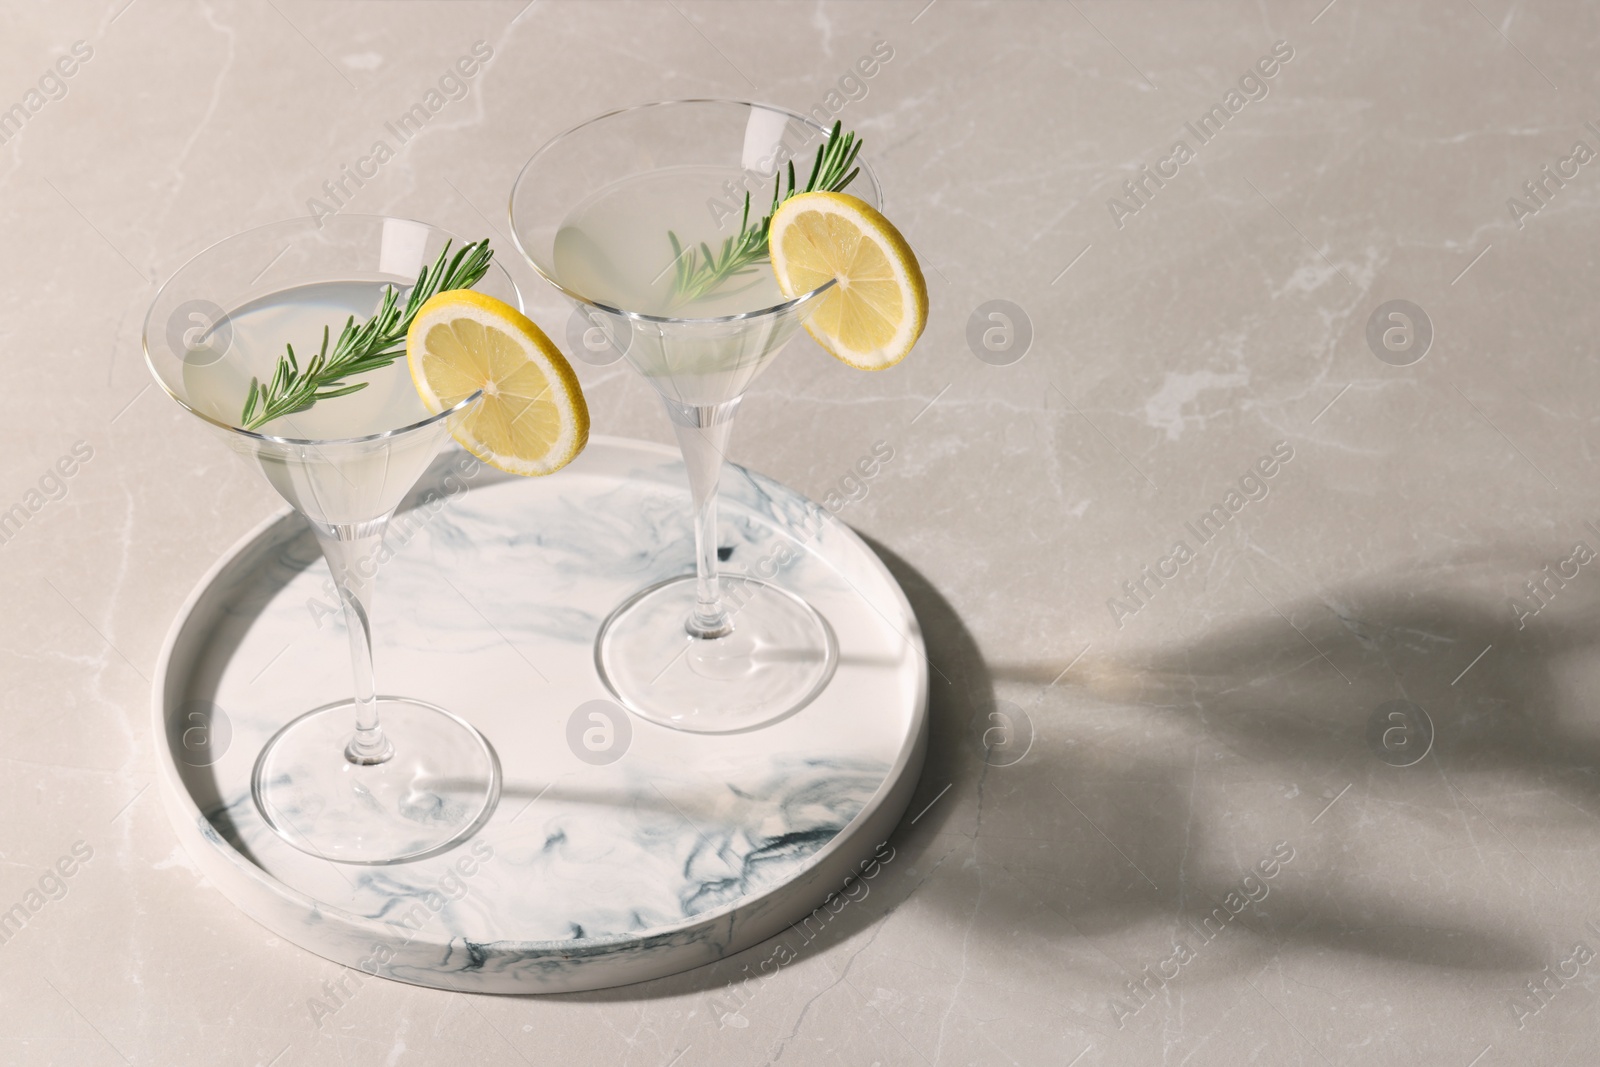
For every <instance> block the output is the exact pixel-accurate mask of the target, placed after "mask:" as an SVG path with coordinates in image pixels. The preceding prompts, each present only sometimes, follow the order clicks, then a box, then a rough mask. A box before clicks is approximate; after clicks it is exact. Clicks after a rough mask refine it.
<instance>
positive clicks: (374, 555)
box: [144, 215, 521, 864]
mask: <svg viewBox="0 0 1600 1067" xmlns="http://www.w3.org/2000/svg"><path fill="white" fill-rule="evenodd" d="M450 242H453V244H454V247H455V248H457V249H459V248H460V246H461V242H460V241H459V240H458V239H455V238H453V237H452V236H451V235H450V234H448V233H446V232H444V231H443V230H440V229H438V228H436V227H433V226H429V225H427V224H425V223H421V222H413V221H411V220H409V219H398V218H384V217H377V216H365V215H340V216H335V217H333V218H328V219H323V220H321V221H320V222H319V221H317V220H314V219H311V218H300V219H292V220H288V221H285V222H279V223H274V224H271V225H268V226H263V227H260V228H258V229H254V230H249V231H247V232H245V233H241V234H237V235H235V236H233V237H230V238H228V239H227V240H224V241H222V242H220V243H218V244H215V245H213V246H211V247H210V248H208V249H206V250H205V251H203V252H201V253H200V254H199V255H197V256H196V257H195V258H194V259H192V260H190V261H189V262H188V263H187V264H185V265H184V266H183V267H182V268H180V269H179V270H178V271H177V273H176V274H174V275H173V276H172V278H171V279H169V280H168V281H167V283H166V284H165V285H164V286H163V287H162V289H161V291H160V292H159V293H158V294H157V295H156V298H155V301H154V303H153V304H152V305H151V307H150V311H149V314H148V315H147V317H146V319H145V328H144V349H145V358H146V359H147V361H148V362H149V364H150V369H151V371H152V373H153V374H154V375H155V378H156V381H157V382H158V383H159V384H160V385H161V387H162V388H163V389H165V390H166V392H167V393H168V394H169V395H170V396H171V397H172V398H173V399H174V400H176V401H178V403H179V404H181V405H183V407H184V408H185V409H187V410H188V411H189V413H190V414H192V415H194V416H195V417H197V418H198V419H200V420H201V421H202V422H204V423H205V424H207V425H209V426H210V427H211V428H212V429H213V430H214V431H215V432H217V433H218V434H219V435H220V436H221V437H222V438H223V439H224V440H225V441H227V443H228V444H230V445H231V446H233V448H234V449H235V450H236V451H238V452H239V453H240V454H241V455H243V456H244V457H245V458H246V460H247V461H248V462H249V463H250V464H251V465H252V466H255V467H257V468H258V469H259V470H260V471H261V472H262V473H263V474H264V475H265V476H266V479H267V481H268V482H270V483H271V485H272V487H273V488H274V489H276V490H277V491H278V493H279V494H280V495H281V496H282V497H283V498H284V500H286V501H287V502H288V503H289V504H290V505H291V506H292V507H293V508H294V509H295V510H296V511H297V512H299V513H300V514H301V515H302V516H304V518H305V519H306V521H307V522H308V523H309V524H310V526H311V529H312V531H313V533H315V535H316V538H317V543H318V545H319V546H320V547H321V549H322V554H323V556H324V557H325V558H326V559H327V562H328V568H329V570H330V572H331V575H332V578H333V583H334V586H335V587H336V588H337V590H338V594H339V599H340V601H341V603H342V604H343V608H344V620H345V628H346V630H347V631H348V635H349V639H350V662H351V670H352V673H353V680H354V683H355V684H354V699H353V700H341V701H337V702H335V703H332V704H327V705H325V706H323V707H320V708H316V709H315V710H312V711H306V712H304V713H303V714H298V715H296V716H295V717H293V718H291V719H290V720H289V721H288V722H287V723H286V724H285V725H284V726H283V727H282V729H280V730H279V731H278V732H277V733H276V734H274V735H273V737H272V739H271V740H269V741H268V742H267V744H266V746H265V747H264V748H263V749H262V751H261V753H260V756H259V757H258V758H257V760H256V765H255V772H254V774H253V776H252V780H251V786H252V792H253V794H254V798H255V802H256V806H257V808H258V809H259V810H260V812H261V815H262V817H263V818H264V819H265V820H266V821H267V824H268V825H269V826H271V827H272V829H273V830H275V831H276V832H277V833H278V834H279V835H280V836H281V837H283V838H284V839H285V840H287V841H288V842H289V843H290V844H291V845H294V846H295V847H296V848H298V849H300V850H302V851H304V852H308V853H310V854H312V855H315V856H320V857H323V858H325V859H330V860H337V861H339V862H343V863H362V864H383V863H398V862H401V861H405V860H412V859H419V858H421V857H423V856H428V855H432V854H434V853H437V852H440V851H443V850H444V849H447V848H450V847H451V846H453V845H455V844H457V843H459V842H461V841H462V840H464V839H465V838H467V837H469V836H470V835H471V834H472V833H474V832H475V831H476V830H477V829H478V827H480V826H482V825H483V823H484V822H485V821H487V820H488V818H489V816H490V815H491V814H492V813H493V811H494V809H495V805H496V802H497V801H498V799H499V796H500V763H499V759H498V757H497V756H496V755H495V751H494V749H493V747H491V746H490V744H489V742H488V741H487V740H485V739H484V737H483V736H482V735H481V734H479V733H478V731H477V730H476V729H474V728H473V727H472V726H471V724H469V723H468V722H467V721H466V720H464V719H462V718H460V717H458V716H456V715H453V714H451V713H450V712H449V711H446V710H445V709H444V708H440V707H437V706H435V705H433V704H429V703H426V702H424V701H421V700H414V699H409V698H403V697H390V696H378V695H377V693H376V691H375V685H374V676H373V662H372V616H371V610H372V598H373V592H374V586H375V579H376V577H377V571H378V567H379V564H380V562H381V561H382V560H383V559H384V558H385V556H384V555H383V553H382V552H381V549H382V546H383V535H384V529H385V527H386V525H387V523H388V521H389V516H390V515H392V514H393V513H394V510H395V508H396V507H397V506H398V505H399V504H400V502H401V500H402V499H403V498H404V497H405V495H406V493H407V492H409V491H410V490H411V488H412V486H413V485H414V484H415V483H416V481H417V479H418V478H420V477H421V476H422V474H423V472H424V470H426V469H427V467H428V465H429V463H430V462H431V461H432V459H433V458H434V456H435V455H436V454H437V452H438V451H439V449H440V447H441V446H443V445H444V443H445V442H446V441H447V440H449V438H450V434H451V431H452V429H453V428H455V426H456V424H457V422H458V420H459V419H460V418H461V417H463V416H464V415H465V413H466V412H467V411H468V410H469V409H470V408H471V407H472V406H473V405H474V404H475V403H476V402H477V401H478V399H479V397H480V396H481V395H482V393H481V392H478V393H474V394H473V395H471V396H469V397H467V398H465V399H463V400H461V401H460V402H459V403H456V404H454V405H452V406H451V407H449V408H448V409H447V410H445V411H442V412H440V413H438V414H430V413H429V412H428V411H427V409H426V408H424V407H423V404H422V402H421V400H420V398H419V397H418V395H417V392H416V389H415V387H414V386H413V385H412V383H411V379H410V375H409V374H408V373H407V370H406V363H405V358H404V356H401V357H400V360H399V362H398V363H395V364H391V365H389V366H388V367H385V368H382V369H379V370H375V371H371V372H369V373H367V374H366V375H364V376H363V377H362V378H361V379H360V380H364V381H366V383H367V385H366V387H365V388H364V389H362V390H361V391H359V392H356V393H354V394H352V395H348V396H342V397H338V398H336V399H326V400H321V401H318V402H317V403H316V404H315V405H314V406H312V407H310V408H309V409H306V410H303V411H298V412H292V413H290V414H285V415H282V416H280V417H278V418H275V419H272V420H271V421H270V422H267V423H265V424H264V425H261V426H259V427H256V428H254V429H248V428H246V427H245V426H243V425H241V418H240V415H241V411H240V408H241V405H242V403H243V401H244V397H245V394H246V392H247V389H248V386H249V382H250V379H251V377H252V376H254V377H256V378H258V379H259V380H261V381H267V380H268V379H269V378H270V377H271V376H272V371H273V368H274V366H275V365H276V363H277V360H278V359H279V357H280V356H282V355H283V353H284V350H285V349H284V345H285V342H289V343H298V345H299V346H300V351H301V359H302V361H304V360H305V359H306V358H307V357H308V356H309V355H310V354H312V353H314V352H315V351H316V342H317V340H318V338H319V337H320V336H321V334H322V330H323V328H324V327H331V328H332V330H333V331H334V333H335V334H337V332H338V330H339V328H340V327H341V326H342V325H343V323H344V321H345V319H346V318H347V317H348V316H355V317H356V319H357V320H358V321H359V320H362V319H365V318H366V317H367V316H369V315H371V314H372V313H373V311H374V310H375V309H376V308H377V306H378V304H379V302H380V300H381V298H382V296H383V293H384V292H385V290H387V289H394V290H398V291H399V292H400V293H401V294H402V299H403V297H404V294H406V293H407V292H409V291H410V289H411V287H412V286H413V285H415V284H416V283H417V281H418V275H419V273H420V272H421V271H422V270H423V269H424V268H425V267H428V266H429V265H430V264H432V263H434V261H435V259H436V257H438V255H439V254H440V252H441V251H442V250H444V249H445V248H446V247H447V244H448V243H450ZM477 288H479V289H480V290H483V291H486V292H488V293H490V294H491V295H494V296H497V297H501V298H503V299H505V300H508V301H510V302H513V303H516V304H518V305H519V306H520V304H521V300H520V299H519V296H518V294H517V290H516V287H515V286H514V285H513V284H512V282H511V278H510V277H509V276H508V275H507V274H506V273H505V271H504V270H503V269H502V268H500V267H499V265H497V264H491V265H490V267H489V272H488V273H487V274H486V275H484V277H483V278H482V280H480V281H479V283H478V286H477ZM308 349H309V350H310V351H309V352H308V351H307V350H308ZM293 710H295V711H299V710H300V709H293Z"/></svg>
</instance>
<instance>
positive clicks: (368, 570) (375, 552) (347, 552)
mask: <svg viewBox="0 0 1600 1067" xmlns="http://www.w3.org/2000/svg"><path fill="white" fill-rule="evenodd" d="M388 525H389V516H387V515H382V516H380V517H378V518H376V519H373V520H371V521H370V522H358V523H340V524H335V525H324V524H322V523H316V522H314V523H312V524H311V528H312V529H313V530H314V531H315V532H316V535H317V543H318V544H319V545H320V546H322V555H323V557H324V558H325V559H326V560H327V561H328V570H329V572H330V573H331V574H332V575H333V585H334V588H335V589H337V590H338V591H339V603H340V604H341V605H342V606H343V608H344V626H345V630H346V631H347V632H348V634H349V637H350V673H351V676H352V678H353V680H354V682H355V705H356V728H355V733H354V734H353V735H352V736H351V738H350V743H349V744H347V745H345V748H344V756H345V759H347V760H349V761H350V762H351V763H355V764H359V765H362V766H370V765H372V764H375V763H383V762H384V761H386V760H388V759H389V757H391V756H393V755H394V745H393V744H391V743H390V742H389V739H388V738H387V737H385V736H384V734H383V726H382V724H381V723H379V722H378V702H377V684H376V681H375V679H374V676H373V670H372V594H373V591H374V589H375V587H376V584H377V583H376V579H377V576H378V566H379V564H380V562H381V560H380V557H379V552H380V551H381V550H382V549H383V531H384V529H385V528H386V527H387V526H388Z"/></svg>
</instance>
